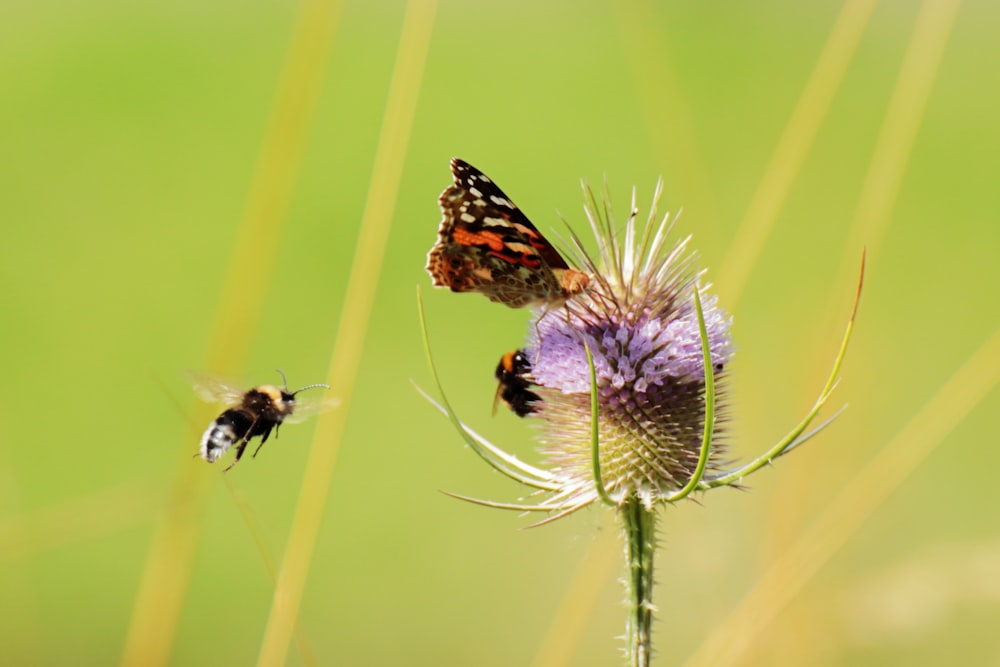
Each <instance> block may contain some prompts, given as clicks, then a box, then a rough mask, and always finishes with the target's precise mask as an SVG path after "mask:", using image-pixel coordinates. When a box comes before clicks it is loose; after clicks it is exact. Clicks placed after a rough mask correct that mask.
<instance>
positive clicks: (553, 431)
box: [524, 186, 733, 510]
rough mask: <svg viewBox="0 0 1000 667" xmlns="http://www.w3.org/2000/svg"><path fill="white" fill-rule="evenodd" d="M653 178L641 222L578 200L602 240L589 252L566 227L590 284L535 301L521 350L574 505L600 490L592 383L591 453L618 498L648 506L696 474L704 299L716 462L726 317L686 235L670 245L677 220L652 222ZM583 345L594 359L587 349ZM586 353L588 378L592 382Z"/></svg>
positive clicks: (558, 472) (559, 475)
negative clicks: (547, 305)
mask: <svg viewBox="0 0 1000 667" xmlns="http://www.w3.org/2000/svg"><path fill="white" fill-rule="evenodd" d="M661 192H662V186H661V187H658V188H657V191H656V194H655V195H654V200H653V206H652V210H651V212H650V215H649V218H648V220H647V221H646V224H645V225H640V224H637V220H638V210H637V208H636V205H635V200H634V195H633V202H632V214H631V215H630V216H629V217H628V219H627V220H626V222H625V224H624V229H623V230H621V231H620V232H619V231H618V230H617V229H616V223H615V221H614V219H613V218H612V215H611V213H610V207H603V208H598V206H597V205H596V203H595V201H594V198H593V197H592V196H591V198H590V203H589V204H588V205H587V206H586V207H585V210H586V213H587V217H588V218H589V220H590V224H591V227H592V228H593V230H594V235H595V237H596V239H597V243H598V251H597V261H594V260H593V259H592V258H591V255H589V254H588V253H587V252H585V251H584V250H583V246H582V244H580V243H579V241H578V239H576V238H574V239H573V241H574V250H575V254H576V259H577V261H578V263H579V265H580V266H582V267H585V268H586V270H588V271H589V272H590V273H591V275H592V279H591V283H590V288H589V289H588V290H587V291H586V292H584V293H583V294H580V295H578V296H577V297H575V298H574V299H572V300H571V301H569V302H567V304H566V306H565V307H564V308H558V309H549V310H545V309H541V310H540V311H539V312H538V314H537V317H536V319H535V322H534V325H533V326H532V327H530V334H529V342H528V344H527V345H526V347H525V351H524V354H525V356H526V358H527V359H529V360H530V361H531V364H532V370H531V378H532V380H533V382H534V383H536V384H537V385H538V394H539V396H540V397H541V398H542V401H541V402H540V403H539V404H538V408H537V415H538V416H539V417H541V420H542V423H543V430H544V443H545V445H546V447H545V452H546V454H547V456H548V463H549V466H548V467H549V469H550V470H551V471H552V473H553V474H554V476H555V478H556V479H557V480H558V481H559V483H560V485H561V488H560V491H559V492H558V494H557V495H558V500H559V502H560V503H562V504H565V506H567V507H574V508H577V507H582V506H584V505H587V504H589V503H590V502H592V501H594V500H596V499H597V498H598V497H599V489H598V486H597V484H595V475H594V471H595V460H594V457H593V450H592V440H593V439H592V436H593V423H592V407H593V406H592V402H591V399H592V389H594V390H595V391H594V395H596V399H597V400H596V403H597V422H596V424H597V441H598V443H599V449H598V456H597V459H596V463H597V465H598V466H599V470H600V473H599V474H600V476H601V478H602V480H601V481H602V486H603V489H604V492H605V493H606V494H607V496H608V497H610V498H611V499H612V500H613V501H614V502H615V504H617V505H619V506H620V505H621V504H623V503H624V502H625V501H626V500H628V499H630V498H635V499H638V500H640V501H641V503H642V505H643V506H644V507H645V508H647V509H650V510H651V509H652V508H653V507H654V506H656V505H657V504H658V503H659V502H661V501H664V500H669V499H671V498H672V497H673V496H675V495H676V494H677V492H678V491H680V490H681V489H682V488H683V487H684V486H685V484H686V483H687V482H688V481H689V480H690V479H691V478H692V475H694V474H695V470H696V469H697V467H698V462H699V458H700V456H701V452H702V445H703V440H704V434H705V418H706V409H705V408H706V401H705V391H706V373H705V365H704V355H703V348H702V337H701V329H700V327H699V318H698V312H697V309H696V306H695V294H694V292H695V290H696V289H698V290H699V291H700V295H701V298H700V301H701V308H702V313H703V316H704V323H705V330H706V333H707V348H708V351H709V353H710V354H709V356H710V358H711V368H710V372H711V373H712V374H713V376H714V385H715V386H714V394H715V399H716V400H715V412H714V415H712V417H713V418H714V422H715V427H714V428H713V429H712V435H711V442H710V447H711V449H710V451H711V455H710V457H709V458H708V460H707V467H706V469H705V471H704V473H705V474H712V473H713V472H714V471H715V469H716V468H717V467H718V465H719V464H720V463H721V461H722V454H723V438H722V429H721V428H720V422H722V421H724V416H725V400H724V399H725V379H726V369H727V368H728V367H729V364H730V362H731V361H732V357H733V343H732V340H731V338H730V334H729V329H730V324H731V318H730V317H729V316H728V315H727V314H726V313H725V312H724V311H723V310H722V309H721V308H720V307H719V305H718V299H717V297H715V296H708V295H707V294H706V289H707V286H706V285H701V286H700V287H699V282H700V280H701V279H702V277H703V272H702V271H699V270H698V269H697V268H696V266H695V259H696V258H695V256H694V254H693V253H692V252H690V251H689V250H688V241H689V238H685V239H682V240H680V241H678V242H676V243H674V244H673V245H672V247H671V246H669V245H668V240H669V237H670V232H671V228H672V226H673V224H672V222H673V220H672V219H671V218H670V216H669V215H667V216H664V217H663V218H662V219H660V220H659V221H657V219H656V218H657V213H656V203H657V202H658V200H659V198H660V195H661ZM588 350H589V353H590V359H592V362H591V361H590V360H589V359H588ZM591 363H592V364H593V370H594V379H595V380H596V383H595V385H594V386H592V383H591V372H590V369H591Z"/></svg>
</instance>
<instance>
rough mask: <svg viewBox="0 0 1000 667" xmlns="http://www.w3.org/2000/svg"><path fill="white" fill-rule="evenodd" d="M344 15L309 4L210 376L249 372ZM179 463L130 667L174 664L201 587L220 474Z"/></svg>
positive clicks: (236, 260)
mask: <svg viewBox="0 0 1000 667" xmlns="http://www.w3.org/2000/svg"><path fill="white" fill-rule="evenodd" d="M339 9H340V3H339V2H330V1H328V0H307V1H306V2H305V3H304V4H303V6H302V9H301V12H300V14H299V17H298V20H297V23H296V27H295V32H294V34H293V36H292V41H291V44H290V50H289V54H288V60H287V62H286V64H285V68H284V71H283V72H282V79H281V82H280V84H279V88H278V92H277V96H276V101H275V109H274V112H273V114H272V116H271V122H270V125H269V126H268V130H267V134H266V136H265V138H264V143H263V146H262V149H261V154H260V158H259V160H258V163H257V170H256V173H255V176H254V182H253V185H252V187H251V190H250V193H249V198H248V203H247V210H246V213H245V214H244V217H243V220H242V224H241V227H240V230H239V235H238V238H237V240H236V243H235V247H234V249H233V254H232V257H231V258H230V263H229V270H228V272H227V275H226V282H225V285H224V287H223V290H222V297H221V299H220V301H219V305H218V307H217V308H216V321H215V323H214V326H213V329H212V337H211V341H210V343H209V350H208V357H207V359H206V364H207V367H208V368H211V369H212V370H213V371H215V372H221V373H226V374H235V373H236V372H237V371H238V370H239V369H240V367H241V366H242V364H243V361H244V359H245V358H246V355H247V350H248V348H249V345H250V336H251V334H252V333H253V332H254V331H255V330H256V329H257V323H258V322H259V321H260V315H261V313H260V307H259V303H258V301H259V295H256V294H254V293H253V291H252V290H244V289H241V286H242V284H243V281H244V279H245V272H246V271H248V270H251V269H252V270H253V271H254V276H255V279H256V280H257V281H259V282H260V284H263V285H266V284H269V283H270V276H271V274H272V272H273V267H274V258H275V255H276V252H277V239H278V238H279V236H280V233H281V229H282V227H283V226H284V223H285V213H286V210H287V207H288V202H289V200H290V197H291V192H292V189H293V185H294V182H295V179H296V175H297V172H298V167H299V163H300V158H301V155H302V151H303V148H304V145H305V138H306V133H307V131H308V128H309V126H310V122H309V121H310V119H311V118H312V115H313V112H314V110H315V106H316V100H317V97H318V91H319V88H320V86H321V84H322V80H323V71H324V69H325V67H326V63H327V53H328V52H329V50H330V47H331V45H332V42H333V34H334V32H335V29H336V25H337V18H338V15H339ZM207 410H208V408H207V407H206V408H203V409H202V410H201V411H200V412H199V414H200V415H201V417H202V419H203V421H204V423H208V421H209V420H211V418H212V415H211V414H209V413H208V411H207ZM178 458H179V461H178V464H177V466H178V467H177V473H176V477H175V479H174V482H173V488H172V490H171V493H170V500H169V503H168V506H167V508H166V510H165V513H164V515H163V517H162V518H161V520H160V523H159V525H158V527H157V529H156V531H155V533H154V535H153V541H152V545H151V547H150V553H149V556H148V557H147V559H146V564H145V568H144V571H143V574H142V579H141V581H140V583H139V591H138V593H137V594H136V601H135V606H134V607H133V610H132V617H131V619H130V622H129V628H128V634H127V635H126V638H125V644H124V647H123V649H122V658H121V664H122V665H123V666H131V665H136V666H142V667H156V666H158V665H165V664H167V662H168V661H169V659H170V652H171V646H172V644H173V642H174V636H175V634H176V631H177V623H178V618H179V616H180V611H181V606H182V604H183V601H184V597H185V596H186V594H187V588H188V584H189V582H190V578H191V567H192V565H193V557H194V551H195V546H196V544H197V540H198V532H199V530H200V527H201V512H202V507H203V504H204V499H205V495H206V493H207V489H208V484H209V480H211V479H213V475H214V474H217V473H215V472H214V471H213V473H211V474H210V473H208V472H207V471H206V470H205V469H204V467H199V466H196V465H193V464H192V461H191V458H190V454H189V453H188V450H187V448H184V447H182V448H181V449H180V451H179V452H178Z"/></svg>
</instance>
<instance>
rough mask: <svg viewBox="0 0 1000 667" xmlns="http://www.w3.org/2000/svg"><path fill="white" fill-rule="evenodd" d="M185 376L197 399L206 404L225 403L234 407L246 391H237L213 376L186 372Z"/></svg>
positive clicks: (237, 389)
mask: <svg viewBox="0 0 1000 667" xmlns="http://www.w3.org/2000/svg"><path fill="white" fill-rule="evenodd" d="M185 375H187V376H188V379H189V380H190V381H191V384H192V386H193V387H194V393H195V394H197V395H198V398H200V399H201V400H203V401H205V402H207V403H226V404H229V405H234V404H237V403H240V402H241V401H242V400H243V394H245V393H246V391H247V390H246V389H239V388H237V387H235V386H233V385H231V384H229V383H227V382H225V381H223V380H220V379H219V378H217V377H215V376H213V375H207V374H205V373H198V372H196V371H187V372H186V373H185Z"/></svg>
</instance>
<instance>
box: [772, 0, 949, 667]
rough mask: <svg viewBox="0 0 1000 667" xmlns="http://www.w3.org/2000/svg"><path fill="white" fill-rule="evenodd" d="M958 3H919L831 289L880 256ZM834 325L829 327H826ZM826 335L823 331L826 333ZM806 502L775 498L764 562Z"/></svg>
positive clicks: (810, 467)
mask: <svg viewBox="0 0 1000 667" xmlns="http://www.w3.org/2000/svg"><path fill="white" fill-rule="evenodd" d="M958 4H959V3H958V2H957V1H952V0H943V1H942V0H929V1H928V2H925V3H924V5H923V6H922V7H921V10H920V12H919V14H918V15H917V18H916V21H915V23H914V27H913V31H912V33H911V36H910V39H909V42H908V45H907V49H906V52H905V54H904V56H903V60H902V63H901V65H900V71H899V75H898V77H897V79H896V83H895V86H894V87H893V91H892V94H891V97H890V100H889V104H888V106H887V108H886V113H885V118H884V119H883V121H882V125H881V128H880V131H879V134H878V137H877V139H876V143H875V147H874V150H873V152H872V157H871V161H870V163H869V166H868V171H867V173H866V174H865V179H864V181H863V183H862V186H861V194H860V196H859V200H858V206H857V209H856V211H855V214H854V217H853V220H852V222H851V228H850V231H849V233H848V240H847V245H846V246H845V250H844V254H843V260H842V261H841V266H840V269H839V271H838V273H837V276H836V278H835V280H834V281H833V282H832V283H831V284H832V285H833V288H832V289H839V285H842V284H844V283H845V282H846V281H848V280H850V275H849V273H848V271H850V270H853V266H854V263H855V261H856V256H857V253H858V252H859V251H860V249H861V247H862V246H865V247H866V248H867V252H868V253H869V254H870V255H871V256H872V257H873V259H875V261H877V254H876V253H877V252H878V251H879V250H880V249H881V245H882V240H883V239H884V238H885V235H886V231H887V229H888V227H889V224H890V222H891V221H892V209H893V206H894V205H895V203H896V199H897V197H898V194H899V190H900V186H901V183H902V181H903V176H904V174H905V173H906V168H907V164H908V162H909V159H910V155H911V153H912V151H913V145H914V143H915V141H916V137H917V131H918V129H919V127H920V124H921V121H922V119H923V115H924V111H925V109H926V108H927V101H928V99H929V97H930V93H931V90H932V88H933V85H934V82H935V80H936V78H937V72H938V68H939V65H940V62H941V59H942V57H943V55H944V50H945V46H946V45H947V43H948V39H949V37H950V35H951V30H952V27H953V24H954V19H955V15H956V14H957V10H958ZM825 303H827V304H829V309H828V312H829V313H830V314H829V315H828V317H827V320H830V319H832V317H833V308H834V306H835V304H838V303H839V298H838V296H837V295H836V294H835V293H834V292H832V291H831V293H830V295H829V296H828V297H827V299H826V302H825ZM825 329H826V330H830V329H831V328H830V327H826V328H825ZM824 337H825V336H824ZM826 460H827V459H825V458H824V457H808V458H805V459H803V460H802V461H800V462H799V466H800V467H799V470H798V471H797V473H796V474H795V475H784V476H780V477H779V478H778V480H777V481H776V484H777V487H776V488H777V492H776V497H779V498H780V497H794V496H796V495H798V494H807V493H809V492H810V489H808V488H805V487H806V486H807V485H809V482H808V480H811V479H815V478H816V477H815V475H817V474H819V467H820V466H822V465H824V461H826ZM804 507H805V505H804V504H797V503H780V502H779V503H777V504H776V506H775V508H774V509H773V511H772V516H771V518H770V521H769V524H770V527H769V532H770V534H769V535H768V536H767V538H766V539H764V540H763V541H762V547H763V548H762V551H761V553H760V556H759V558H758V562H760V563H771V562H773V560H774V559H775V558H776V557H777V554H779V553H783V552H784V550H785V549H787V547H788V544H789V543H790V542H791V541H792V540H793V539H794V535H793V534H792V533H794V532H795V531H796V528H795V527H796V526H799V525H801V523H802V512H803V510H804ZM790 622H791V623H793V624H797V625H798V630H799V631H798V632H795V631H793V632H790V633H789V634H790V635H791V636H792V637H799V636H808V632H809V631H810V630H815V629H816V628H803V627H802V625H812V621H811V619H810V618H809V617H807V616H798V617H797V618H795V619H790ZM782 647H783V650H784V651H785V653H786V655H787V654H788V652H789V651H795V650H800V651H801V652H802V658H803V659H805V658H806V657H807V656H808V654H809V652H810V651H811V650H812V647H810V646H808V645H807V644H803V645H801V646H795V645H794V642H793V641H789V640H788V639H783V640H782Z"/></svg>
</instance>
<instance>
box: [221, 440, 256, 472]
mask: <svg viewBox="0 0 1000 667" xmlns="http://www.w3.org/2000/svg"><path fill="white" fill-rule="evenodd" d="M249 442H250V437H249V436H247V437H246V438H243V439H242V440H240V444H238V445H236V457H235V458H233V462H232V463H230V464H229V465H228V466H226V469H225V470H223V471H222V472H229V469H230V468H232V467H233V466H234V465H236V464H237V463H239V462H240V457H241V456H243V450H244V449H246V448H247V444H249Z"/></svg>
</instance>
